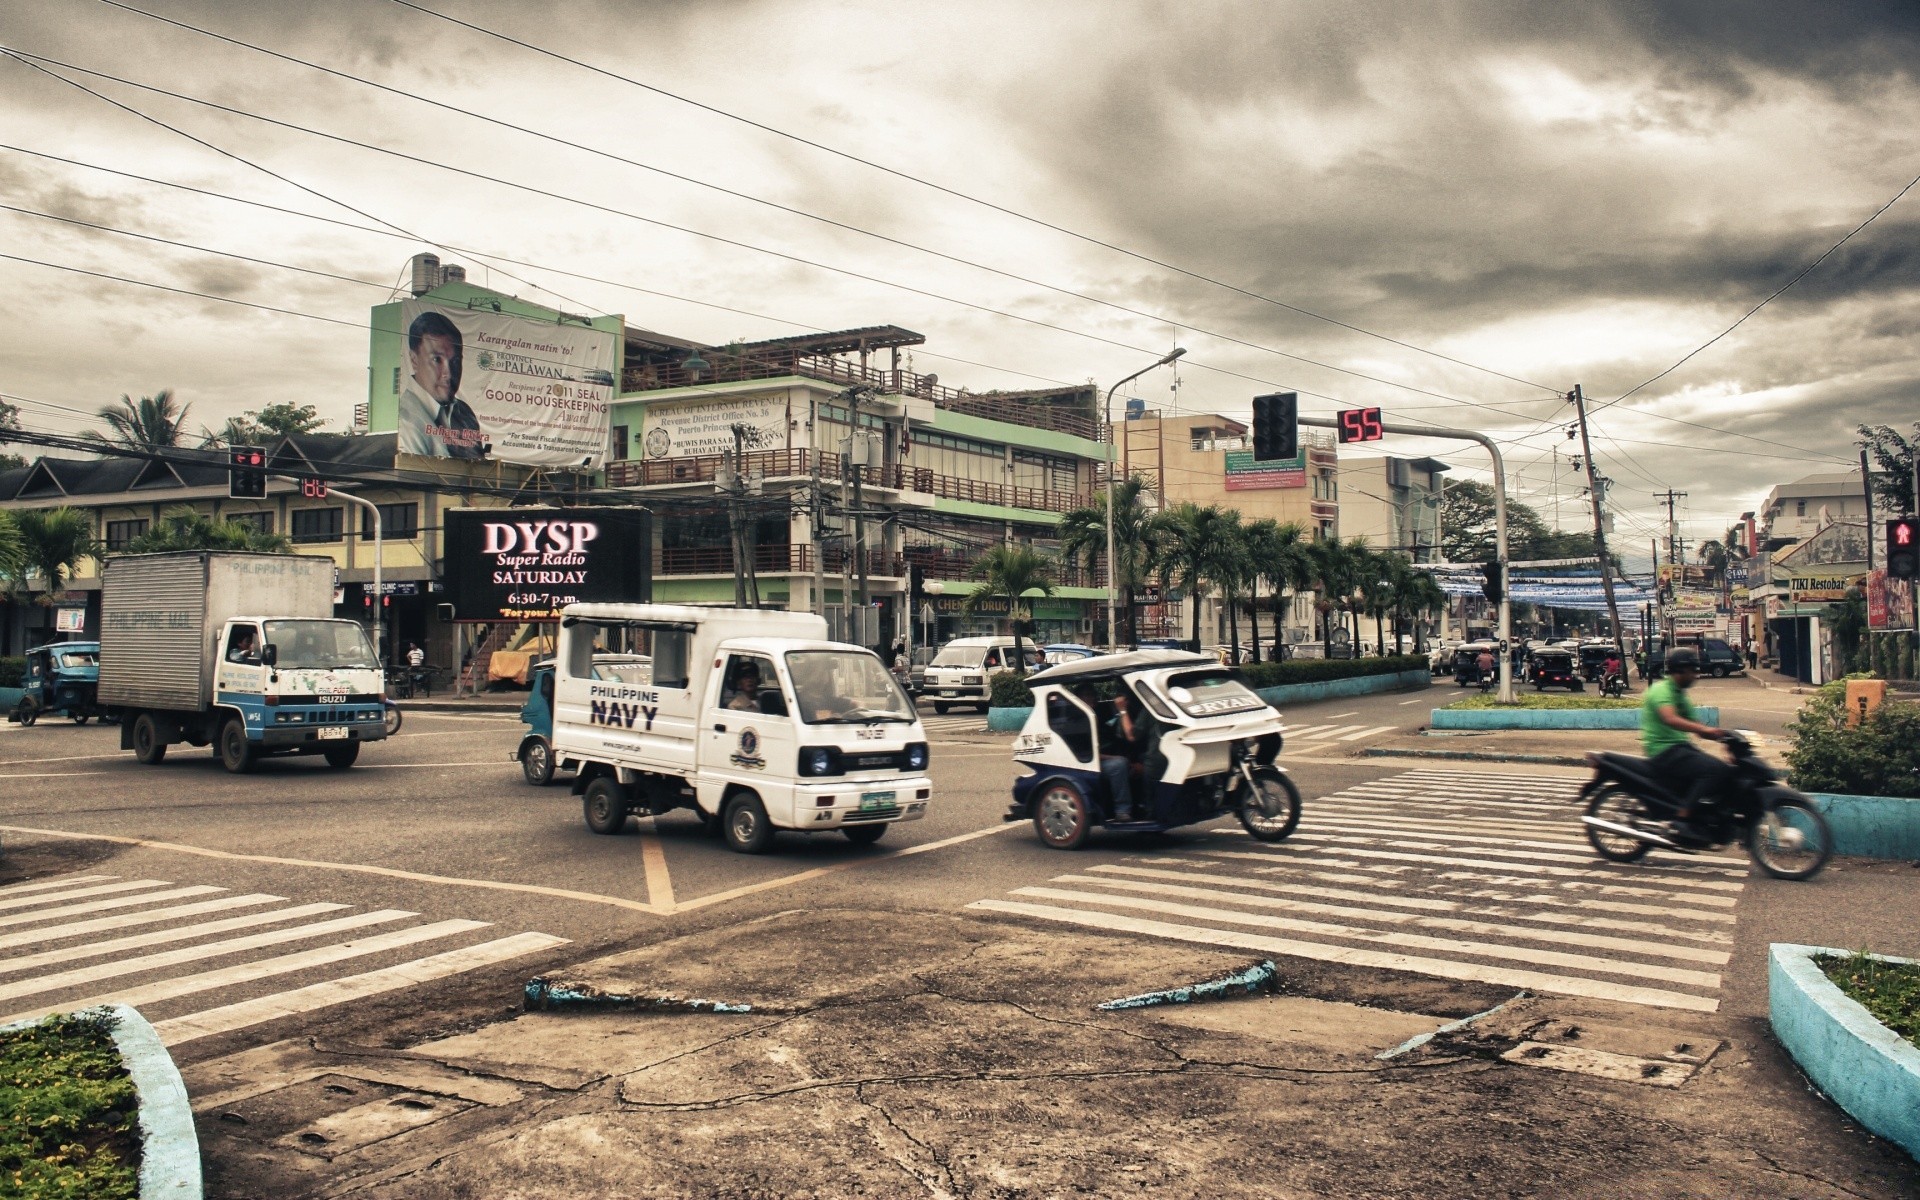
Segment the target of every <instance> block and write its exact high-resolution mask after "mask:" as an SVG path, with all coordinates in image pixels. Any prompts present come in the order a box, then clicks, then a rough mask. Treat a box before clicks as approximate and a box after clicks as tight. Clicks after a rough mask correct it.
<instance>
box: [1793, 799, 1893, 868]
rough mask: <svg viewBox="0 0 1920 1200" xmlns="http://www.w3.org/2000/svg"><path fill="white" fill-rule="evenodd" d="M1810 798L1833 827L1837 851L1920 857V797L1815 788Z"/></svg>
mask: <svg viewBox="0 0 1920 1200" xmlns="http://www.w3.org/2000/svg"><path fill="white" fill-rule="evenodd" d="M1808 799H1810V800H1812V801H1813V806H1814V807H1815V808H1817V809H1819V810H1820V813H1821V815H1822V816H1824V817H1826V818H1827V825H1828V826H1829V827H1830V828H1831V829H1832V830H1833V852H1834V853H1835V854H1851V855H1855V856H1857V857H1860V858H1891V859H1900V860H1904V861H1908V862H1912V861H1915V860H1920V800H1909V799H1906V798H1905V797H1902V796H1848V795H1844V794H1840V793H1834V792H1814V793H1812V794H1811V795H1810V796H1808Z"/></svg>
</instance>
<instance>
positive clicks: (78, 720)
mask: <svg viewBox="0 0 1920 1200" xmlns="http://www.w3.org/2000/svg"><path fill="white" fill-rule="evenodd" d="M71 715H72V717H73V723H74V724H75V725H85V724H86V723H87V718H88V717H90V716H92V715H93V714H92V713H83V712H77V713H73V714H71Z"/></svg>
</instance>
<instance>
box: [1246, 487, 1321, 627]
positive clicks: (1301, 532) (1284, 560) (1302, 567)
mask: <svg viewBox="0 0 1920 1200" xmlns="http://www.w3.org/2000/svg"><path fill="white" fill-rule="evenodd" d="M1246 543H1247V559H1248V565H1249V569H1250V570H1251V572H1252V574H1251V575H1250V576H1249V583H1250V585H1251V587H1252V591H1253V597H1252V601H1251V606H1252V609H1253V661H1255V662H1259V661H1260V615H1259V612H1260V605H1259V598H1260V588H1259V582H1260V580H1262V579H1264V580H1266V581H1267V586H1268V587H1269V588H1271V589H1272V593H1273V638H1274V641H1275V642H1278V641H1279V640H1280V635H1281V628H1282V625H1283V624H1284V622H1285V621H1286V615H1285V612H1284V611H1283V607H1282V597H1283V595H1284V593H1285V592H1286V590H1287V589H1289V588H1292V589H1294V590H1295V591H1305V590H1306V589H1307V588H1308V587H1309V586H1310V585H1311V584H1312V582H1313V568H1312V565H1311V563H1310V562H1309V560H1308V556H1307V549H1308V544H1309V543H1308V541H1307V531H1306V528H1305V527H1304V526H1302V525H1300V524H1298V523H1296V522H1293V521H1289V522H1287V523H1286V524H1284V525H1282V524H1280V523H1279V522H1276V521H1272V520H1268V519H1262V520H1258V521H1254V522H1252V523H1251V524H1249V525H1248V526H1247V528H1246Z"/></svg>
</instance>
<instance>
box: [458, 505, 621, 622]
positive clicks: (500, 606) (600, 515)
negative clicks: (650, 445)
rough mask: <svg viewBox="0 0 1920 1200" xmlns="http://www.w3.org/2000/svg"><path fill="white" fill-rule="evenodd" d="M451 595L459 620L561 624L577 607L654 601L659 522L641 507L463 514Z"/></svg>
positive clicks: (493, 510)
mask: <svg viewBox="0 0 1920 1200" xmlns="http://www.w3.org/2000/svg"><path fill="white" fill-rule="evenodd" d="M445 519H446V579H445V583H446V592H447V596H448V598H449V599H450V600H451V601H452V602H453V611H454V619H455V620H456V621H557V620H559V619H560V610H561V609H563V608H565V607H566V606H567V605H569V604H643V603H645V602H647V601H648V600H650V599H651V598H652V595H653V515H652V514H651V513H648V512H644V511H642V510H640V509H636V508H455V509H449V510H448V511H447V513H446V514H445Z"/></svg>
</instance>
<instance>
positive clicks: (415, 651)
mask: <svg viewBox="0 0 1920 1200" xmlns="http://www.w3.org/2000/svg"><path fill="white" fill-rule="evenodd" d="M407 665H408V666H409V667H412V668H413V669H414V670H416V671H417V670H419V669H420V668H421V667H424V666H426V665H427V652H426V651H425V650H422V649H421V648H420V647H419V646H418V645H416V644H415V643H413V642H408V643H407Z"/></svg>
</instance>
